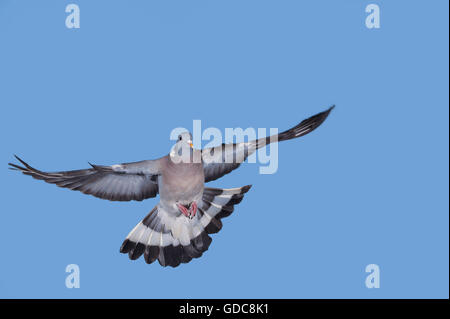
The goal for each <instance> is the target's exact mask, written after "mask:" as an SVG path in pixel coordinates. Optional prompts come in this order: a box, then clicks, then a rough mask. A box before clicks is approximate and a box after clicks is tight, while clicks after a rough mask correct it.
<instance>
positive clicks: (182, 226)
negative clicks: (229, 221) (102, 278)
mask: <svg viewBox="0 0 450 319" xmlns="http://www.w3.org/2000/svg"><path fill="white" fill-rule="evenodd" d="M250 187H251V185H248V186H244V187H240V188H231V189H220V188H205V189H204V192H203V198H202V200H201V202H200V203H198V213H197V215H196V216H195V217H194V218H193V219H189V218H186V217H185V216H184V215H179V216H174V215H171V214H168V213H167V212H166V211H165V210H164V209H163V208H162V207H160V206H159V205H157V206H156V207H155V208H153V210H152V211H151V212H150V213H149V214H148V215H147V216H146V217H145V218H144V219H143V220H142V221H141V222H140V223H139V224H137V225H136V227H135V228H134V229H133V230H132V231H131V232H130V233H129V234H128V236H127V238H126V239H125V241H124V242H123V244H122V246H121V248H120V252H121V253H128V256H129V258H130V259H132V260H135V259H138V258H139V257H140V256H142V255H144V259H145V261H146V262H147V263H148V264H151V263H153V262H154V261H155V260H158V262H159V263H160V264H161V265H162V266H171V267H177V266H178V265H180V263H188V262H190V261H191V260H192V259H193V258H199V257H200V256H202V254H203V253H204V252H205V251H206V250H208V248H209V246H210V244H211V241H212V239H211V237H210V236H209V234H214V233H217V232H219V231H220V230H221V229H222V226H223V224H222V221H221V219H222V218H224V217H227V216H229V215H230V214H231V213H232V212H233V210H234V205H236V204H238V203H240V202H241V201H242V199H243V197H244V194H245V193H246V192H248V190H249V189H250Z"/></svg>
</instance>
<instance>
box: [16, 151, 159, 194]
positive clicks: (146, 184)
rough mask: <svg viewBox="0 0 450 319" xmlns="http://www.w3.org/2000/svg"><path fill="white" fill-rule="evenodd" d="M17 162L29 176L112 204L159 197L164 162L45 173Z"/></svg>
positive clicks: (151, 161) (142, 162)
mask: <svg viewBox="0 0 450 319" xmlns="http://www.w3.org/2000/svg"><path fill="white" fill-rule="evenodd" d="M16 158H17V160H18V161H19V162H20V163H22V165H23V166H20V165H16V164H13V163H9V165H10V166H11V168H12V169H15V170H20V171H21V172H22V173H23V174H25V175H30V176H32V177H34V178H36V179H40V180H43V181H45V182H47V183H51V184H56V185H58V186H59V187H65V188H69V189H71V190H77V191H80V192H82V193H85V194H89V195H93V196H95V197H99V198H102V199H108V200H111V201H131V200H137V201H141V200H143V199H146V198H150V197H155V196H156V194H158V181H157V177H158V174H159V171H160V160H161V159H157V160H147V161H140V162H134V163H125V164H117V165H112V166H99V165H92V164H91V166H92V168H88V169H81V170H74V171H63V172H51V173H49V172H42V171H40V170H37V169H35V168H33V167H31V166H30V165H28V164H27V163H25V162H24V161H23V160H22V159H20V158H19V157H17V156H16Z"/></svg>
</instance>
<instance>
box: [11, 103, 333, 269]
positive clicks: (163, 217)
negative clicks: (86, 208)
mask: <svg viewBox="0 0 450 319" xmlns="http://www.w3.org/2000/svg"><path fill="white" fill-rule="evenodd" d="M333 107H334V106H332V107H330V108H329V109H328V110H326V111H324V112H321V113H319V114H316V115H314V116H312V117H310V118H308V119H306V120H304V121H302V122H301V123H299V124H298V125H296V126H295V127H293V128H291V129H289V130H287V131H284V132H282V133H280V134H278V135H276V136H271V137H265V138H260V139H257V140H253V141H249V142H243V143H235V144H222V145H220V146H217V147H213V148H207V149H204V150H196V149H193V147H192V136H191V134H190V133H188V132H186V133H182V134H180V136H179V140H178V141H177V143H176V144H175V145H174V147H173V148H172V150H171V152H170V154H169V155H166V156H163V157H161V158H159V159H156V160H145V161H140V162H133V163H124V164H116V165H111V166H101V165H94V164H90V165H91V168H88V169H81V170H73V171H61V172H43V171H40V170H37V169H35V168H33V167H31V166H30V165H28V164H27V163H26V162H25V161H23V160H22V159H20V158H19V157H18V156H16V159H17V160H18V161H19V162H20V163H21V165H18V164H14V163H9V165H10V168H11V169H13V170H19V171H21V172H22V173H23V174H25V175H30V176H32V177H33V178H35V179H38V180H43V181H45V182H47V183H51V184H56V185H57V186H59V187H64V188H68V189H71V190H77V191H80V192H83V193H85V194H89V195H93V196H95V197H98V198H102V199H107V200H111V201H131V200H136V201H141V200H144V199H147V198H151V197H155V196H156V195H157V194H158V193H159V194H160V201H159V203H158V204H157V205H156V206H155V207H154V208H153V210H152V211H150V213H149V214H148V215H147V216H146V217H145V218H144V219H143V220H142V221H141V222H140V223H138V224H137V225H136V227H135V228H134V229H133V230H132V231H131V232H130V233H129V234H128V236H127V238H126V239H125V241H124V242H123V244H122V246H121V248H120V252H122V253H127V254H128V255H129V258H130V259H132V260H134V259H137V258H139V257H140V256H142V255H144V260H145V261H146V262H147V263H152V262H154V261H155V260H158V261H159V263H160V264H161V265H162V266H172V267H176V266H178V265H179V264H180V263H187V262H189V261H191V260H192V259H193V258H198V257H200V256H202V254H203V253H204V252H205V251H206V250H207V249H208V248H209V245H210V244H211V237H210V236H209V235H210V234H214V233H217V232H219V231H220V230H221V229H222V226H223V224H222V218H224V217H227V216H229V215H230V214H231V213H232V212H233V210H234V205H237V204H239V203H240V202H241V201H242V199H243V197H244V194H245V193H247V192H248V190H249V189H250V187H251V185H247V186H244V187H240V188H232V189H220V188H205V186H204V184H205V183H206V182H209V181H213V180H216V179H218V178H220V177H222V176H224V175H225V174H228V173H230V172H231V171H233V170H234V169H236V168H238V167H239V166H240V165H241V163H242V162H244V161H245V159H246V158H247V157H248V156H250V155H251V154H252V153H253V152H255V151H256V150H257V149H259V148H261V147H264V146H266V145H267V144H269V143H273V142H278V141H285V140H289V139H293V138H297V137H300V136H303V135H306V134H308V133H309V132H311V131H313V130H314V129H316V128H317V127H318V126H320V124H322V123H323V121H325V119H326V118H327V117H328V115H329V113H330V112H331V110H332V109H333ZM183 156H187V157H188V158H189V161H187V162H186V161H181V162H180V161H178V159H180V158H181V157H183Z"/></svg>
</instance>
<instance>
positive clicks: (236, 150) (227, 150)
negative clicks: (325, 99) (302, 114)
mask: <svg viewBox="0 0 450 319" xmlns="http://www.w3.org/2000/svg"><path fill="white" fill-rule="evenodd" d="M333 108H334V105H333V106H331V107H330V108H328V109H327V110H325V111H323V112H320V113H318V114H316V115H314V116H311V117H309V118H307V119H305V120H303V121H302V122H300V123H299V124H298V125H296V126H294V127H293V128H291V129H289V130H287V131H284V132H282V133H279V134H277V135H274V136H268V137H263V138H260V139H257V140H253V141H249V142H242V143H235V144H231V143H230V144H222V145H220V146H216V147H211V148H205V149H204V150H202V161H203V170H204V173H205V183H206V182H210V181H213V180H216V179H218V178H220V177H222V176H224V175H225V174H228V173H230V172H231V171H232V170H235V169H236V168H238V167H239V166H240V165H241V163H242V162H244V161H245V159H246V158H247V157H248V156H249V155H251V154H252V153H253V152H255V151H256V150H257V149H258V148H261V147H264V146H266V145H268V144H270V143H273V142H281V141H287V140H290V139H293V138H297V137H300V136H303V135H306V134H308V133H310V132H312V131H314V130H315V129H316V128H317V127H319V126H320V124H322V123H323V121H325V119H326V118H327V117H328V114H330V112H331V110H332V109H333Z"/></svg>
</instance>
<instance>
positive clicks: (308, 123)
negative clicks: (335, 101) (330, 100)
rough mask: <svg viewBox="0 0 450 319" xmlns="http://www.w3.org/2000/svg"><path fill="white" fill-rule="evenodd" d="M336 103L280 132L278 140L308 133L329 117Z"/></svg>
mask: <svg viewBox="0 0 450 319" xmlns="http://www.w3.org/2000/svg"><path fill="white" fill-rule="evenodd" d="M334 107H335V105H332V106H330V107H329V108H328V109H327V110H325V111H323V112H320V113H317V114H316V115H313V116H311V117H309V118H307V119H305V120H303V121H301V122H300V124H298V125H296V126H294V127H293V128H291V129H289V130H287V131H284V132H282V133H280V134H278V141H286V140H290V139H293V138H297V137H300V136H303V135H306V134H308V133H310V132H312V131H314V130H315V129H316V128H318V127H319V126H320V125H321V124H322V123H323V122H324V121H325V120H326V119H327V117H328V115H329V114H330V112H331V111H332V110H333V109H334Z"/></svg>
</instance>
